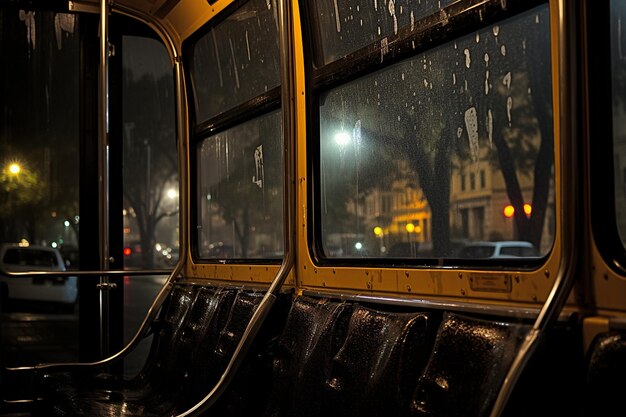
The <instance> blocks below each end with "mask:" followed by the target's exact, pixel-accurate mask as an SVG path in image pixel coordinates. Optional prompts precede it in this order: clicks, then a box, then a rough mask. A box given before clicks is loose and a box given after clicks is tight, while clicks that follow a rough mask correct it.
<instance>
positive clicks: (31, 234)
mask: <svg viewBox="0 0 626 417" xmlns="http://www.w3.org/2000/svg"><path fill="white" fill-rule="evenodd" d="M0 3H1V7H0V52H1V53H2V57H3V59H2V60H0V259H1V262H0V264H2V268H3V269H6V270H9V271H17V270H22V271H23V270H35V269H36V270H62V269H65V268H66V266H67V267H68V268H70V269H76V268H78V261H79V259H78V254H79V241H78V232H79V228H80V225H81V217H80V215H81V212H80V211H79V182H80V175H79V157H80V153H79V132H80V126H79V123H80V120H81V117H80V114H81V111H80V110H81V109H80V88H79V80H80V78H81V77H80V74H79V67H80V52H81V51H80V38H79V29H80V25H81V24H82V23H84V20H82V19H81V18H80V17H79V16H78V15H73V14H66V13H57V12H52V11H46V10H41V9H38V10H36V11H33V10H27V9H19V8H18V7H17V5H16V4H15V3H16V2H0ZM26 3H27V2H24V3H22V4H23V5H24V6H27V4H26ZM43 6H44V7H45V5H43ZM83 247H84V245H83ZM2 254H4V256H3V255H2ZM61 256H62V258H61ZM77 292H78V291H77V278H76V277H67V278H58V277H57V278H53V279H50V278H49V277H45V278H44V277H33V278H20V279H13V278H8V277H6V276H2V277H0V305H1V312H0V313H1V314H0V321H1V323H0V324H1V326H2V346H3V350H2V352H3V354H2V358H0V365H1V366H2V367H3V368H4V367H11V366H34V365H36V364H37V363H41V362H73V361H77V360H78V359H79V356H78V353H79V349H78V340H79V331H78V330H79V329H78V327H79V326H78V322H79V321H78V315H77V307H78V294H77ZM59 313H63V314H59ZM44 334H45V336H44ZM51 347H52V348H51Z"/></svg>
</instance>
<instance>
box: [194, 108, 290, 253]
mask: <svg viewBox="0 0 626 417" xmlns="http://www.w3.org/2000/svg"><path fill="white" fill-rule="evenodd" d="M280 117H281V116H280V111H274V112H272V113H269V114H267V115H264V116H261V117H258V118H256V119H253V120H250V121H248V122H245V123H242V124H240V125H238V126H236V127H233V128H231V129H229V130H226V131H224V132H222V133H219V134H217V135H213V136H210V137H208V138H206V139H204V140H203V141H202V142H201V143H200V145H199V147H198V216H199V219H198V221H199V224H198V248H199V249H198V250H199V255H200V257H201V258H205V259H228V258H237V259H244V258H280V257H281V256H282V252H283V220H282V218H283V189H282V178H283V172H282V169H283V163H282V152H281V149H282V135H281V130H280V127H281V123H280Z"/></svg>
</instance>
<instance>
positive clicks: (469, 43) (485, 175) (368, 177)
mask: <svg viewBox="0 0 626 417" xmlns="http://www.w3.org/2000/svg"><path fill="white" fill-rule="evenodd" d="M319 111H320V151H321V152H320V156H321V160H320V167H321V168H320V169H321V181H320V186H321V188H320V193H321V203H322V204H321V207H322V209H321V210H322V212H321V222H322V229H321V230H322V241H323V250H324V253H325V254H326V256H329V257H362V256H369V257H376V256H378V257H394V258H414V257H459V256H461V257H467V258H469V257H474V254H475V253H481V254H483V253H484V254H485V256H487V255H488V256H491V257H501V256H507V257H509V256H510V254H507V255H504V254H499V252H497V251H496V249H498V250H499V247H500V246H503V245H505V246H513V247H515V248H517V249H516V250H517V252H516V253H519V254H521V255H520V256H527V255H525V254H527V253H533V254H536V253H539V254H546V253H547V252H548V251H549V250H550V248H551V247H552V244H553V241H554V183H553V167H554V140H553V132H552V97H551V66H550V36H549V11H548V6H547V5H545V6H541V7H539V8H536V9H533V10H531V11H529V12H527V13H525V14H522V15H518V16H516V17H514V18H512V19H509V20H506V21H502V22H500V23H499V24H497V25H493V26H491V27H488V28H486V29H483V30H481V31H479V32H476V33H474V34H471V35H469V36H466V37H463V38H460V39H457V40H455V41H453V42H449V43H447V44H444V45H442V46H440V47H437V48H435V49H432V50H430V51H427V52H425V53H423V54H420V55H416V56H415V57H413V58H412V59H409V60H406V61H403V62H399V63H397V64H395V65H393V66H390V67H389V68H387V69H384V70H381V71H379V72H376V73H374V74H371V75H368V76H366V77H362V78H360V79H357V80H355V81H353V82H350V83H348V84H344V85H342V86H340V87H338V88H335V89H333V90H331V91H328V92H325V93H324V94H323V100H321V103H320V108H319ZM493 242H500V243H499V244H498V248H496V247H493V246H495V245H494V243H493ZM504 242H507V243H504ZM528 242H530V243H528ZM529 245H530V246H531V248H530V249H529V250H528V251H525V250H524V249H523V248H526V247H527V246H529ZM473 246H475V247H474V248H472V247H473ZM486 246H491V247H493V248H485V247H486ZM462 247H469V248H468V249H466V251H464V252H461V251H460V249H461V248H462ZM537 251H538V252H537ZM534 256H536V255H534Z"/></svg>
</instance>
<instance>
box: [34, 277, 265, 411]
mask: <svg viewBox="0 0 626 417" xmlns="http://www.w3.org/2000/svg"><path fill="white" fill-rule="evenodd" d="M262 296H263V294H262V293H259V292H253V291H252V292H250V291H244V290H241V289H232V288H229V289H227V288H211V287H204V286H199V285H176V286H175V287H174V288H173V290H172V292H171V294H170V296H169V300H168V301H167V303H166V304H165V305H164V306H163V309H162V315H161V317H160V318H159V320H158V322H157V323H155V324H156V329H157V330H156V332H155V334H154V338H153V341H152V347H151V350H150V353H149V355H148V357H147V360H146V364H145V366H144V367H143V368H142V370H141V371H140V372H139V373H138V374H137V375H136V376H134V377H132V378H129V379H124V378H120V377H118V376H115V375H111V374H107V373H102V372H101V373H93V370H90V371H88V372H71V373H63V374H60V375H55V374H52V373H49V374H45V375H43V376H42V381H41V384H40V387H39V393H38V397H40V398H41V400H40V401H38V402H37V403H36V406H35V409H34V413H33V415H34V416H42V417H43V416H45V417H50V416H59V417H60V416H89V417H98V416H107V417H109V416H119V417H127V416H160V417H163V416H169V415H176V414H178V413H180V412H182V411H184V410H186V409H187V408H188V407H189V406H190V405H193V404H195V403H196V402H198V401H200V400H201V399H202V398H203V397H204V395H206V393H208V391H209V390H210V389H211V388H212V386H213V384H214V383H215V382H216V381H217V380H218V378H219V377H220V375H221V374H222V372H223V370H224V368H225V366H226V364H227V362H228V360H229V358H230V355H232V353H233V351H234V349H235V347H236V345H237V343H238V341H239V340H240V338H241V337H242V335H243V330H244V329H245V325H246V324H247V322H248V321H249V320H250V317H251V316H252V314H253V312H254V309H255V308H256V306H258V304H259V303H260V301H261V299H262Z"/></svg>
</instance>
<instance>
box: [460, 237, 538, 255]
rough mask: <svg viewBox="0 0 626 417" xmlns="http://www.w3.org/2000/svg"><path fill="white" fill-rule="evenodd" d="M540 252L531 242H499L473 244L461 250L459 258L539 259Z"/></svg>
mask: <svg viewBox="0 0 626 417" xmlns="http://www.w3.org/2000/svg"><path fill="white" fill-rule="evenodd" d="M540 256H541V253H540V252H539V250H538V249H537V248H536V247H535V246H534V245H533V244H532V243H530V242H525V241H521V240H504V241H498V242H471V243H468V244H466V245H465V246H464V247H462V248H461V249H460V250H459V258H468V259H485V258H538V257H540Z"/></svg>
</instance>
